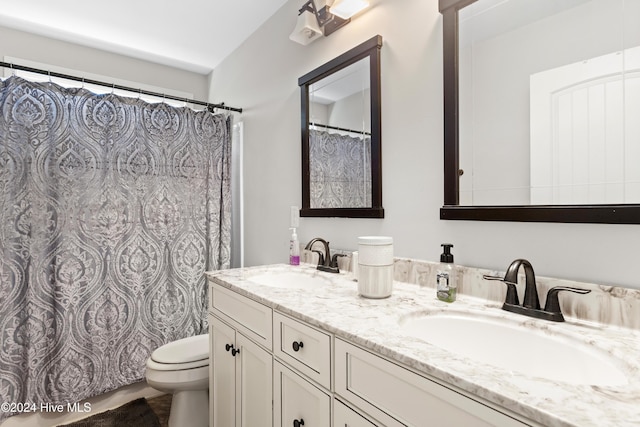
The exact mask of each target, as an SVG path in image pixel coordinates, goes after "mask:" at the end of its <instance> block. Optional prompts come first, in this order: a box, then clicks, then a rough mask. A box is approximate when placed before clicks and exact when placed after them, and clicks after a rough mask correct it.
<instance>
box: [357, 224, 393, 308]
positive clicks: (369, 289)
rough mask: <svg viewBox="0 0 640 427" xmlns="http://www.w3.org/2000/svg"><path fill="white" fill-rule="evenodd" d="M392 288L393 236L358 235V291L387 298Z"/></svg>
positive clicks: (367, 295)
mask: <svg viewBox="0 0 640 427" xmlns="http://www.w3.org/2000/svg"><path fill="white" fill-rule="evenodd" d="M392 290H393V238H392V237H387V236H362V237H358V293H359V294H360V295H361V296H363V297H365V298H387V297H388V296H390V295H391V291H392Z"/></svg>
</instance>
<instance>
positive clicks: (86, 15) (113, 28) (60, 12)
mask: <svg viewBox="0 0 640 427" xmlns="http://www.w3.org/2000/svg"><path fill="white" fill-rule="evenodd" d="M287 1H288V0H225V1H223V0H178V1H168V0H109V1H102V2H97V1H92V0H56V1H52V0H19V1H17V0H0V26H5V27H9V28H13V29H17V30H21V31H26V32H29V33H35V34H39V35H43V36H46V37H50V38H54V39H60V40H64V41H68V42H73V43H78V44H82V45H85V46H89V47H93V48H97V49H102V50H106V51H109V52H115V53H118V54H122V55H127V56H133V57H136V58H140V59H144V60H148V61H152V62H157V63H160V64H164V65H170V66H173V67H178V68H181V69H185V70H189V71H193V72H197V73H201V74H208V73H209V72H211V71H212V70H213V69H214V68H215V67H216V66H217V65H218V64H219V63H220V62H221V61H222V60H223V59H224V58H225V57H226V56H227V55H229V54H230V53H231V52H233V50H235V49H236V48H237V47H238V46H240V45H241V44H242V42H243V41H244V40H246V39H247V38H248V37H249V36H250V35H251V34H252V33H253V32H254V31H255V30H257V29H258V28H259V27H260V26H261V25H262V24H263V23H264V22H265V21H267V20H268V19H269V18H270V17H271V16H272V15H273V14H274V13H275V12H276V11H277V10H278V9H279V8H280V7H281V6H282V5H284V4H285V3H286V2H287ZM294 24H295V18H293V17H292V22H291V25H292V26H293V25H294Z"/></svg>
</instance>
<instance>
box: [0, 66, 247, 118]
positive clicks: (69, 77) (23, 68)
mask: <svg viewBox="0 0 640 427" xmlns="http://www.w3.org/2000/svg"><path fill="white" fill-rule="evenodd" d="M0 67H4V68H10V69H12V70H20V71H28V72H30V73H37V74H45V75H48V76H52V77H59V78H62V79H67V80H74V81H76V82H82V83H89V84H94V85H99V86H104V87H110V88H112V89H119V90H126V91H128V92H132V93H140V94H144V95H150V96H157V97H159V98H165V99H171V100H174V101H182V102H186V103H189V104H196V105H204V106H206V107H207V110H209V111H210V112H213V109H214V108H220V109H222V110H227V111H235V112H237V113H242V108H236V107H227V106H226V105H224V102H223V103H222V104H212V103H211V102H206V101H198V100H197V99H189V98H181V97H179V96H173V95H167V94H165V93H159V92H152V91H149V90H144V89H136V88H132V87H128V86H122V85H118V84H115V83H105V82H101V81H99V80H92V79H85V78H83V77H76V76H72V75H69V74H63V73H58V72H55V71H48V70H42V69H39V68H33V67H26V66H24V65H18V64H11V63H9V62H2V61H0Z"/></svg>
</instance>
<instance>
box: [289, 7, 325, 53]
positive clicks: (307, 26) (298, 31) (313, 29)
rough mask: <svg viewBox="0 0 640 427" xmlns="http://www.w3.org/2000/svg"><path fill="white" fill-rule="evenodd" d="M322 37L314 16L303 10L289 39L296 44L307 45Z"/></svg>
mask: <svg viewBox="0 0 640 427" xmlns="http://www.w3.org/2000/svg"><path fill="white" fill-rule="evenodd" d="M321 35H322V29H321V28H320V26H319V25H318V20H317V18H316V16H315V15H314V14H313V13H311V12H310V11H308V10H305V11H304V12H302V13H301V14H300V15H299V16H298V22H297V23H296V28H295V29H294V30H293V32H292V33H291V35H290V36H289V38H290V39H291V40H293V41H294V42H296V43H300V44H302V45H307V44H309V43H311V42H312V41H314V40H315V39H317V38H318V37H320V36H321Z"/></svg>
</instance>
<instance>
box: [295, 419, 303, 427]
mask: <svg viewBox="0 0 640 427" xmlns="http://www.w3.org/2000/svg"><path fill="white" fill-rule="evenodd" d="M303 425H304V420H303V419H302V418H300V421H298V420H293V427H300V426H303Z"/></svg>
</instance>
